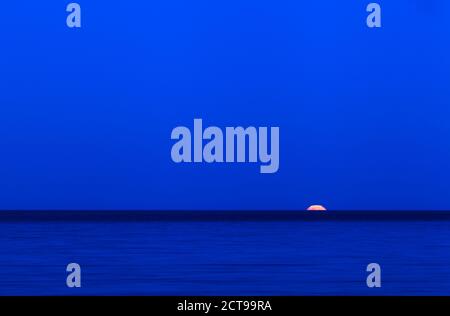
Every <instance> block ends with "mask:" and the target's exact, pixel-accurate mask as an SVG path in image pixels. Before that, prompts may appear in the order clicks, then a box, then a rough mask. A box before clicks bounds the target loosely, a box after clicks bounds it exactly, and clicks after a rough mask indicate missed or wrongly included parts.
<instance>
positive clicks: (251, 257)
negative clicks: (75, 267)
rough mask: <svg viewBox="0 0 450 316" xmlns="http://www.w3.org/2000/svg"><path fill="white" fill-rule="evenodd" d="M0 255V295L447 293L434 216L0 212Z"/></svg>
mask: <svg viewBox="0 0 450 316" xmlns="http://www.w3.org/2000/svg"><path fill="white" fill-rule="evenodd" d="M0 249H1V253H0V294H1V295H22V294H24V295H83V294H93V295H344V294H356V295H412V294H414V295H416V294H417V295H449V294H450V214H449V213H442V212H441V213H432V212H428V213H426V212H420V213H409V212H393V213H389V212H382V213H380V212H377V213H368V212H365V213H358V212H339V213H337V212H336V213H333V214H329V213H328V214H325V213H322V214H318V213H317V214H311V213H309V214H307V213H306V214H305V213H301V214H298V213H297V214H295V213H293V212H263V213H261V212H259V213H258V212H253V213H252V212H229V213H221V212H212V213H208V212H202V213H199V212H197V213H195V212H188V213H187V212H185V213H182V212H166V213H150V212H145V213H144V212H130V213H126V212H115V213H112V214H111V213H96V212H85V213H77V212H73V213H70V212H58V213H45V212H44V213H42V212H36V213H20V212H16V213H3V214H2V215H0ZM72 262H75V263H78V264H79V265H80V266H81V272H82V273H81V275H82V277H81V285H82V286H81V288H68V287H67V286H66V276H67V274H68V273H67V272H66V266H67V264H68V263H72ZM369 263H378V264H380V266H381V280H382V286H381V288H368V287H367V285H366V277H367V275H368V272H366V266H367V265H368V264H369Z"/></svg>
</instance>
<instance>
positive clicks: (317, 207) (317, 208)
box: [306, 205, 327, 211]
mask: <svg viewBox="0 0 450 316" xmlns="http://www.w3.org/2000/svg"><path fill="white" fill-rule="evenodd" d="M306 210H307V211H326V210H327V209H326V208H325V207H323V206H322V205H311V206H310V207H308V208H307V209H306Z"/></svg>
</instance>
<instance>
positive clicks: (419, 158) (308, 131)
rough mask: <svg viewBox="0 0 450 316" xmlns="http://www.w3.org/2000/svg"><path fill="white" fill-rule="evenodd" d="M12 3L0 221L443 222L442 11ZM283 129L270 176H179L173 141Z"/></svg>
mask: <svg viewBox="0 0 450 316" xmlns="http://www.w3.org/2000/svg"><path fill="white" fill-rule="evenodd" d="M378 2H379V3H380V4H381V5H382V24H383V27H382V28H381V29H369V28H367V27H366V25H365V19H366V16H367V13H366V11H365V7H366V5H367V3H369V1H361V0H355V1H343V0H342V1H338V0H324V1H292V0H289V1H256V0H245V1H242V0H227V1H206V0H193V1H181V0H171V1H144V0H136V1H120V2H116V1H113V2H111V1H79V3H80V4H81V6H82V28H81V29H79V30H75V29H69V28H67V27H66V25H65V19H66V12H65V6H66V4H67V3H68V1H48V0H43V1H29V2H28V1H27V2H26V3H23V2H17V1H9V2H5V3H2V5H1V13H0V38H1V39H2V44H1V50H0V70H1V71H0V209H187V210H191V209H251V210H258V209H305V208H306V207H307V206H308V205H310V204H317V203H320V204H324V205H326V206H327V207H328V208H330V209H337V210H339V209H362V210H364V209H365V210H375V209H404V210H407V209H414V210H418V209H436V210H437V209H440V210H449V209H450V194H449V193H450V187H449V184H448V183H449V180H448V179H449V178H450V165H449V161H450V150H449V149H450V148H449V147H450V124H449V118H450V89H449V87H450V41H449V38H450V25H449V21H450V5H449V3H448V1H444V0H442V1H438V0H434V1H425V0H415V1H411V0H410V1H407V0H396V1H378ZM194 118H202V119H203V121H204V124H205V125H216V126H221V127H225V126H238V125H240V126H249V125H254V126H279V127H280V137H281V139H280V146H281V147H280V170H279V172H278V173H276V174H272V175H267V174H260V173H259V165H257V164H256V165H242V164H241V165H239V164H235V165H233V164H222V165H219V164H212V165H207V164H200V165H199V164H191V165H177V164H174V163H173V162H172V160H171V158H170V148H171V146H172V144H173V142H172V141H171V140H170V132H171V130H172V129H173V128H174V127H176V126H178V125H188V126H191V125H192V122H193V119H194Z"/></svg>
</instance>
